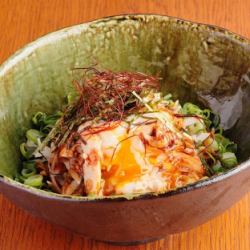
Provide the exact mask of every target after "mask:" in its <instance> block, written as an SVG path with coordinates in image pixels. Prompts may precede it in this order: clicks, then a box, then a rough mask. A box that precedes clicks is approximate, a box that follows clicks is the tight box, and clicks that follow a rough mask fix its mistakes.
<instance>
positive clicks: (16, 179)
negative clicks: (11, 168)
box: [15, 174, 25, 183]
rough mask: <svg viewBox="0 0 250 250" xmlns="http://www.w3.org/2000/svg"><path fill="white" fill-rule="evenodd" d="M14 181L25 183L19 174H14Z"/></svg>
mask: <svg viewBox="0 0 250 250" xmlns="http://www.w3.org/2000/svg"><path fill="white" fill-rule="evenodd" d="M15 181H18V182H21V183H23V182H24V181H25V178H24V177H23V176H22V175H21V174H16V176H15Z"/></svg>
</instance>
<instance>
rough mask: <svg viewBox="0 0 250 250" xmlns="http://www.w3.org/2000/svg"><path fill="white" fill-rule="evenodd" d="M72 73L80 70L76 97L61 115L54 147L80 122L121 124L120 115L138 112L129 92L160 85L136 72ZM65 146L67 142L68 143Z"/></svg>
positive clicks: (137, 104)
mask: <svg viewBox="0 0 250 250" xmlns="http://www.w3.org/2000/svg"><path fill="white" fill-rule="evenodd" d="M73 70H82V71H83V77H82V78H81V79H80V80H79V81H76V80H74V81H73V86H74V87H75V89H76V92H77V93H78V95H79V97H78V98H77V99H76V101H75V102H74V103H73V104H72V105H70V106H69V107H68V108H67V109H66V110H65V112H64V116H63V117H62V119H61V122H60V124H59V136H58V137H57V141H56V142H55V144H56V145H62V144H63V143H64V142H65V141H66V140H67V138H68V136H69V134H70V133H72V132H73V131H75V130H76V129H77V127H78V126H79V125H80V124H82V123H83V122H86V121H88V120H94V119H100V120H103V121H105V122H110V121H121V120H122V119H123V118H124V116H127V115H129V114H132V113H135V112H136V111H139V110H140V108H141V107H142V105H143V104H142V103H140V102H138V99H137V98H136V97H135V96H134V95H133V94H132V92H136V93H137V94H139V95H140V94H141V93H142V92H143V91H147V90H150V89H152V88H154V89H156V90H159V86H160V84H159V79H158V78H156V77H153V76H147V75H144V74H142V73H138V72H135V73H131V72H118V73H114V72H111V71H99V70H97V69H95V68H93V67H90V68H74V69H73ZM69 130H70V131H69ZM92 131H93V133H94V132H95V131H94V130H92ZM67 143H71V142H70V140H67Z"/></svg>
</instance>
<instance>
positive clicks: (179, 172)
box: [79, 110, 204, 196]
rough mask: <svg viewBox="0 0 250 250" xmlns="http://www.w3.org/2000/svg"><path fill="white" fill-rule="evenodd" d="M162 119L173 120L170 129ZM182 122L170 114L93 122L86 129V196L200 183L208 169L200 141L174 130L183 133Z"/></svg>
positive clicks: (165, 188) (157, 190)
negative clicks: (200, 153)
mask: <svg viewBox="0 0 250 250" xmlns="http://www.w3.org/2000/svg"><path fill="white" fill-rule="evenodd" d="M159 115H160V116H161V117H166V118H165V119H168V126H166V124H165V123H164V122H162V121H161V120H159ZM182 119H183V118H178V119H176V117H172V114H171V112H168V111H166V110H164V111H160V112H156V113H148V114H143V115H138V116H135V115H133V116H131V117H128V118H127V119H126V120H125V121H114V122H100V123H99V124H96V125H94V124H88V125H87V126H88V127H89V128H87V129H86V124H83V125H82V126H80V127H79V131H81V130H83V132H82V133H81V137H82V140H81V148H82V152H83V153H82V158H83V159H84V164H83V165H82V168H83V169H82V170H83V176H84V185H85V192H86V193H87V194H88V195H99V196H102V195H110V194H132V193H146V192H164V191H167V190H170V189H173V188H176V187H178V186H179V185H185V184H188V183H190V182H194V181H197V180H198V179H200V178H201V177H202V176H203V175H204V168H203V165H202V163H201V161H200V159H199V157H198V155H197V152H196V151H195V150H194V148H195V147H194V141H192V139H190V138H185V136H183V138H179V136H177V134H176V133H175V132H174V131H171V130H169V127H171V128H174V130H176V131H178V133H180V130H179V128H180V124H184V123H183V121H182ZM169 124H170V125H169ZM82 128H85V129H82ZM190 145H191V146H190Z"/></svg>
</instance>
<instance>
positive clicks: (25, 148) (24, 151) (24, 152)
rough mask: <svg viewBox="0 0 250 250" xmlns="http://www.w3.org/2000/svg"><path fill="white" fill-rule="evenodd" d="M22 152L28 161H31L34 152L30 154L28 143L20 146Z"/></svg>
mask: <svg viewBox="0 0 250 250" xmlns="http://www.w3.org/2000/svg"><path fill="white" fill-rule="evenodd" d="M20 151H21V154H22V156H23V157H24V158H26V159H29V158H30V157H31V155H32V152H30V151H29V150H28V148H27V146H26V143H22V144H21V145H20Z"/></svg>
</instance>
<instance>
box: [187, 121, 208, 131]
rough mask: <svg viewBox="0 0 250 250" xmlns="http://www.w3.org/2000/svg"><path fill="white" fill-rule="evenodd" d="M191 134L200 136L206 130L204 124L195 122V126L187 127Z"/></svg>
mask: <svg viewBox="0 0 250 250" xmlns="http://www.w3.org/2000/svg"><path fill="white" fill-rule="evenodd" d="M187 129H188V131H189V133H190V134H198V133H200V132H202V131H204V130H205V126H204V124H203V123H202V122H200V121H199V122H195V123H194V124H192V125H190V126H188V127H187Z"/></svg>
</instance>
